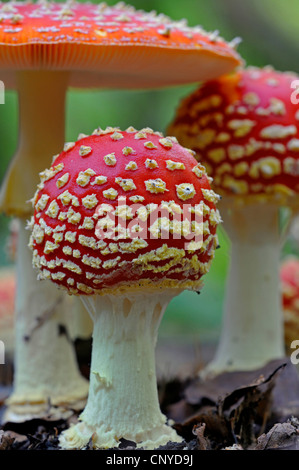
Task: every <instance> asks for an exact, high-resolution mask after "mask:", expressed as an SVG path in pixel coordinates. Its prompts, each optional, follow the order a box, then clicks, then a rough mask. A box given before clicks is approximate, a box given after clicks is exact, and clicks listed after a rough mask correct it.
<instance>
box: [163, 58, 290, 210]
mask: <svg viewBox="0 0 299 470" xmlns="http://www.w3.org/2000/svg"><path fill="white" fill-rule="evenodd" d="M298 78H299V77H298V76H296V75H295V74H293V73H286V72H285V73H282V72H277V71H275V70H273V69H272V68H271V67H265V68H263V69H258V68H256V67H248V68H247V69H245V70H240V71H238V72H237V73H234V74H232V75H227V76H223V77H220V78H219V79H217V80H213V81H210V82H207V83H205V84H204V86H202V87H201V88H199V89H198V90H197V91H196V92H195V93H193V94H192V95H191V96H189V97H188V98H187V99H185V100H184V101H183V103H182V104H181V106H180V108H179V109H178V112H177V115H176V117H175V119H174V122H173V123H172V124H171V125H170V127H169V132H171V133H172V134H173V135H175V136H176V137H177V138H178V140H179V141H180V142H181V143H182V144H183V145H186V146H188V147H190V148H191V149H193V150H194V151H196V153H197V158H198V159H199V160H200V161H202V162H203V163H204V165H205V166H206V169H207V172H208V174H210V176H211V177H213V179H214V182H213V187H214V188H216V190H217V191H218V192H219V193H220V194H224V195H227V196H229V195H234V196H237V198H236V200H238V197H239V199H240V198H242V199H244V198H247V197H249V196H250V197H251V198H253V197H256V198H257V199H262V200H264V199H268V198H270V199H271V200H272V201H274V202H275V201H277V203H285V202H286V201H287V202H288V204H298V202H299V198H297V194H298V192H299V104H298V103H296V102H295V101H294V100H292V99H291V96H292V93H294V89H293V88H292V85H293V83H294V81H295V80H296V79H297V80H298ZM294 196H296V197H294Z"/></svg>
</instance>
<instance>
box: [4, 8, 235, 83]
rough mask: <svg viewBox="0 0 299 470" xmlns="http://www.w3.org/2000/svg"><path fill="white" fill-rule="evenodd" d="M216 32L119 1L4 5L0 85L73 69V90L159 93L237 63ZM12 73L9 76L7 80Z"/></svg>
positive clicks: (223, 71) (231, 49)
mask: <svg viewBox="0 0 299 470" xmlns="http://www.w3.org/2000/svg"><path fill="white" fill-rule="evenodd" d="M232 46H233V44H232V45H229V44H228V43H226V42H225V41H224V40H223V39H221V38H219V37H218V35H217V34H215V33H212V34H211V33H210V34H209V33H207V32H205V31H204V30H202V29H201V28H200V27H193V28H190V27H188V26H187V25H186V24H185V22H184V21H181V22H174V21H172V20H170V18H168V17H166V16H164V15H157V14H156V13H155V12H151V13H145V12H144V11H137V10H135V9H134V8H133V7H131V6H127V5H125V4H123V3H122V2H120V3H118V4H117V5H115V6H113V7H111V6H107V5H106V4H105V3H100V4H97V5H96V4H92V3H79V2H75V1H71V2H67V3H55V2H47V1H42V2H38V3H35V4H34V3H27V2H8V3H4V2H1V3H0V67H1V79H2V80H3V81H4V82H5V83H6V85H8V84H10V85H12V86H13V85H14V77H13V74H11V73H10V72H11V71H14V70H32V69H49V70H70V71H72V72H73V73H72V74H71V84H72V85H73V86H81V85H82V86H84V85H85V86H87V85H91V86H92V85H97V86H99V85H100V86H102V87H108V88H115V87H122V88H142V87H161V86H166V85H167V86H168V85H171V84H181V83H188V82H190V81H193V82H196V81H199V80H205V79H208V78H214V77H216V76H218V75H220V74H223V73H228V72H230V71H231V70H233V69H234V67H235V66H237V65H238V64H239V63H240V57H239V55H238V54H237V53H236V52H235V50H234V48H233V47H232ZM8 72H9V73H8Z"/></svg>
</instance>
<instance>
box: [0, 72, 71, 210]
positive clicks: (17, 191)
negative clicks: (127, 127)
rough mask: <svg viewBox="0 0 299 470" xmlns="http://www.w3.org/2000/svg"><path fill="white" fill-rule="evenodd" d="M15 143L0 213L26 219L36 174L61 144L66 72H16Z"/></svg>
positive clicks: (48, 164)
mask: <svg viewBox="0 0 299 470" xmlns="http://www.w3.org/2000/svg"><path fill="white" fill-rule="evenodd" d="M16 76H17V90H18V97H19V144H18V150H17V152H16V154H15V156H14V158H13V160H12V162H11V164H10V166H9V169H8V171H7V174H6V176H5V180H4V182H3V184H2V187H1V192H0V211H2V212H5V213H6V214H8V215H14V216H18V215H20V216H22V217H23V216H28V215H30V214H31V211H32V207H31V205H30V204H28V200H29V199H31V198H32V196H33V194H34V191H35V188H36V186H37V184H38V182H39V173H40V172H41V171H43V170H44V169H45V168H48V167H49V166H50V165H51V159H52V156H53V155H55V154H57V153H59V152H60V151H61V149H62V148H63V144H64V133H65V97H66V90H67V84H68V73H67V72H51V71H22V72H17V73H16Z"/></svg>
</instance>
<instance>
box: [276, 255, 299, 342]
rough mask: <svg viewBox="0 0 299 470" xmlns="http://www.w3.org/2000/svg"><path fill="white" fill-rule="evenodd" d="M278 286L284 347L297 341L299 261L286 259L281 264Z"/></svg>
mask: <svg viewBox="0 0 299 470" xmlns="http://www.w3.org/2000/svg"><path fill="white" fill-rule="evenodd" d="M280 284H281V293H282V305H283V313H284V339H285V345H286V347H288V348H289V347H290V345H291V343H292V341H294V340H299V259H298V258H297V257H295V256H289V257H287V258H286V259H285V260H284V261H283V262H282V264H281V268H280Z"/></svg>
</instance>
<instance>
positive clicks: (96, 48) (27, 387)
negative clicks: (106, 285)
mask: <svg viewBox="0 0 299 470" xmlns="http://www.w3.org/2000/svg"><path fill="white" fill-rule="evenodd" d="M0 23H1V27H0V67H1V80H3V82H4V83H5V86H6V87H7V88H14V89H16V90H17V91H18V96H19V107H20V112H19V121H20V130H19V147H18V150H17V153H16V155H15V157H14V158H13V160H12V162H11V164H10V166H9V169H8V171H7V174H6V176H5V179H4V182H3V183H2V187H1V192H0V210H1V211H4V212H5V213H6V214H8V215H13V216H17V217H18V218H19V219H20V225H21V227H20V237H19V246H18V259H17V265H18V267H17V275H18V280H19V281H18V283H17V284H18V287H17V294H16V296H17V299H16V318H17V320H16V334H17V338H18V340H17V343H16V349H15V351H16V365H15V366H16V367H15V384H14V392H13V395H12V396H11V397H10V400H9V403H8V404H9V407H8V411H9V410H10V409H11V411H12V413H10V416H9V419H10V420H16V419H22V418H23V413H22V409H25V408H23V405H25V404H26V413H27V412H28V410H29V408H30V403H31V402H32V406H33V412H34V415H36V411H37V409H36V408H37V406H36V403H42V404H43V405H42V407H43V408H44V406H47V403H48V401H49V400H50V402H52V403H53V402H55V403H57V396H56V392H58V391H59V397H60V398H61V397H62V390H65V393H64V394H63V404H64V405H65V404H66V403H67V401H68V398H67V397H68V395H69V391H71V392H72V393H71V394H70V395H71V396H70V400H71V402H70V406H71V408H72V407H74V403H73V401H72V398H74V397H73V394H74V393H75V394H76V395H77V396H78V398H80V400H79V403H80V402H81V399H84V397H85V396H86V389H87V384H86V383H85V381H84V380H83V379H82V378H81V377H80V376H79V374H78V371H77V364H76V363H75V362H73V358H74V355H73V349H72V347H71V344H70V342H68V341H67V338H66V335H64V338H65V343H64V347H63V351H64V352H63V351H62V350H61V348H60V347H55V337H56V338H57V337H59V338H58V340H59V342H60V346H62V344H61V343H62V338H63V335H62V336H61V335H60V334H59V332H60V331H61V328H60V325H61V324H63V325H66V318H65V313H64V310H66V309H67V304H66V305H64V306H63V305H62V304H64V303H65V302H67V301H66V300H65V298H63V296H62V293H61V292H56V291H55V289H53V286H50V287H49V285H48V284H49V283H43V285H42V286H41V285H40V283H36V282H35V278H34V273H33V272H32V267H31V264H29V261H30V254H29V253H28V252H27V251H26V250H27V244H28V233H27V232H26V231H25V222H26V218H28V217H29V216H30V215H31V213H32V212H31V207H30V205H29V204H27V201H28V200H29V199H30V198H31V196H32V188H34V187H36V185H37V183H38V174H39V173H40V172H41V171H42V170H43V169H44V168H45V167H48V166H49V165H50V158H51V157H50V156H51V155H55V154H57V152H58V150H59V149H60V148H62V146H63V142H64V138H65V137H64V129H65V96H66V91H67V88H68V87H80V88H90V87H97V88H99V87H101V88H103V89H105V88H117V89H136V88H142V89H145V88H156V87H162V86H169V85H179V84H184V83H190V82H195V81H198V80H202V79H207V78H213V77H216V76H218V75H219V74H222V73H227V72H229V71H231V70H233V69H234V67H235V66H236V65H238V64H239V63H240V57H239V55H238V54H237V52H236V51H235V50H234V45H235V44H234V43H232V44H227V43H226V42H225V41H224V40H222V39H221V38H220V37H218V36H217V35H216V36H215V34H214V35H211V34H209V33H206V32H205V31H203V30H202V29H201V28H199V27H194V28H189V27H188V26H187V25H186V24H185V23H184V22H174V21H172V20H171V19H169V18H168V17H166V16H164V15H156V14H155V13H154V12H151V13H146V12H144V11H137V10H135V9H134V8H133V7H131V6H126V5H125V4H124V3H122V2H120V3H118V4H117V5H115V6H108V5H107V4H106V3H99V4H92V3H81V2H76V1H67V2H59V3H58V2H51V1H46V0H41V1H39V2H37V3H33V2H15V1H10V2H5V3H3V2H1V3H0ZM72 145H73V144H72V143H66V148H69V147H71V146H72ZM61 184H63V181H61ZM57 237H59V234H57ZM41 289H42V290H41ZM50 289H51V290H52V292H51V293H49V292H50V291H49V290H50ZM50 300H51V305H48V301H50ZM44 305H47V309H46V311H43V310H44V308H43V307H41V306H44ZM56 307H57V308H59V311H57V314H56ZM48 312H50V313H49V315H48ZM45 318H46V321H44V322H43V324H42V327H40V324H41V323H40V319H45ZM37 323H38V325H39V327H38V328H36V325H37ZM48 328H49V333H47V329H48ZM32 331H34V333H33V334H31V333H32ZM47 338H48V340H47ZM49 341H50V344H48V342H49ZM41 343H43V344H47V347H44V348H40V347H39V345H40V344H41ZM37 349H39V364H37V363H36V362H34V361H32V358H36V360H37V357H36V356H37V355H36V350H37ZM60 354H62V355H63V356H64V358H65V360H64V362H63V361H61V358H60ZM67 358H69V361H70V362H67ZM49 363H51V367H50V365H49ZM54 364H55V365H54ZM46 370H47V374H46ZM58 371H60V372H58ZM54 372H55V374H54ZM75 377H77V379H78V383H77V386H74V379H75ZM43 380H45V383H44V384H42V381H43ZM58 380H61V382H60V383H57V381H58ZM36 383H39V384H40V386H41V390H42V392H41V394H39V395H38V397H37V393H36ZM16 406H17V407H18V413H16V409H12V407H16ZM42 413H44V410H42ZM29 414H30V413H29ZM17 415H19V417H18V416H17Z"/></svg>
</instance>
